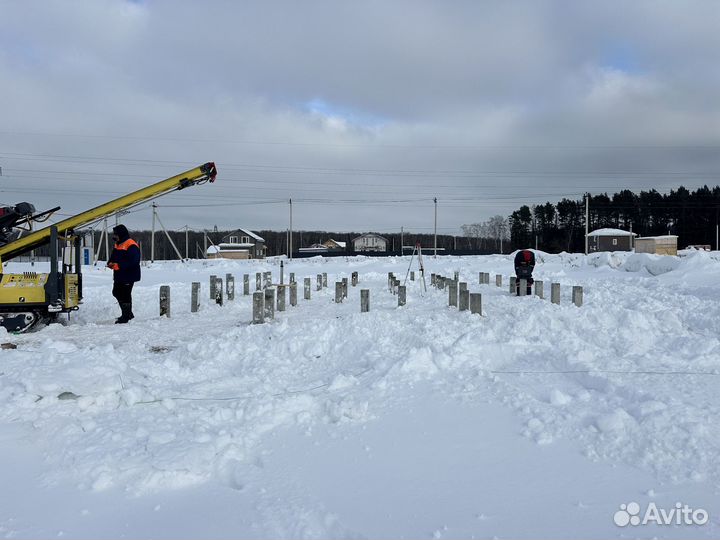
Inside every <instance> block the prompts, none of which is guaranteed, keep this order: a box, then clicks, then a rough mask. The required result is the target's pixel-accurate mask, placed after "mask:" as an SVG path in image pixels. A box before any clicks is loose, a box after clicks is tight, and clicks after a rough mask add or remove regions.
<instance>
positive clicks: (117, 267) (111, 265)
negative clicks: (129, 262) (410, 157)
mask: <svg viewBox="0 0 720 540" xmlns="http://www.w3.org/2000/svg"><path fill="white" fill-rule="evenodd" d="M107 267H108V268H110V269H111V270H120V265H119V264H118V263H114V262H109V263H107Z"/></svg>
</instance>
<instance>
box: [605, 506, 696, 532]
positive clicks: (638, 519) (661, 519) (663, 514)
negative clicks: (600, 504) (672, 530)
mask: <svg viewBox="0 0 720 540" xmlns="http://www.w3.org/2000/svg"><path fill="white" fill-rule="evenodd" d="M709 519H710V516H709V515H708V513H707V510H703V509H702V508H695V509H693V508H690V507H689V506H688V505H687V504H682V503H675V506H674V507H673V508H671V509H670V510H667V509H665V508H658V507H657V505H656V504H655V503H654V502H651V503H650V504H648V506H647V508H646V509H645V512H641V508H640V505H639V504H638V503H636V502H631V503H628V504H621V505H620V510H618V511H617V512H615V515H614V516H613V521H614V522H615V525H617V526H618V527H627V526H628V525H633V526H637V525H647V524H649V523H654V524H656V525H705V524H706V523H707V522H708V521H709Z"/></svg>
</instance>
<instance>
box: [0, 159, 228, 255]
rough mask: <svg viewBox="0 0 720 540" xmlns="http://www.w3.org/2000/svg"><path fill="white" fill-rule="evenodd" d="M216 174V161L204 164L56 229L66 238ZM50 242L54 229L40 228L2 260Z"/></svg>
mask: <svg viewBox="0 0 720 540" xmlns="http://www.w3.org/2000/svg"><path fill="white" fill-rule="evenodd" d="M216 175H217V169H216V168H215V164H214V163H212V162H209V163H205V164H204V165H200V166H198V167H195V168H194V169H190V170H189V171H185V172H184V173H181V174H178V175H176V176H173V177H172V178H168V179H167V180H163V181H161V182H157V183H156V184H153V185H151V186H148V187H145V188H142V189H139V190H137V191H134V192H132V193H129V194H127V195H123V196H122V197H119V198H117V199H115V200H112V201H110V202H106V203H105V204H101V205H100V206H97V207H95V208H92V209H90V210H87V211H85V212H82V213H80V214H77V215H75V216H72V217H69V218H67V219H65V220H63V221H61V222H59V223H56V224H55V227H57V230H58V233H59V234H60V235H65V234H66V233H67V232H69V231H73V230H75V229H77V228H78V227H82V226H83V225H87V224H88V223H92V222H93V221H97V220H98V219H102V218H104V217H106V216H109V215H112V214H114V213H116V212H118V211H120V210H124V209H126V208H129V207H130V206H134V205H136V204H138V203H142V202H144V201H147V200H149V199H153V198H155V197H157V196H159V195H163V194H165V193H168V192H171V191H175V190H179V189H184V188H186V187H189V186H194V185H196V184H201V183H204V182H208V181H209V182H213V181H215V176H216ZM49 242H50V226H48V227H45V228H44V229H39V230H37V231H35V232H32V233H30V234H28V235H27V236H23V237H21V238H18V239H17V240H15V241H13V242H10V243H8V244H6V245H4V246H2V247H0V261H7V260H10V259H12V258H13V257H17V256H19V255H22V254H23V253H27V252H28V251H31V250H33V249H36V248H38V247H40V246H42V245H45V244H47V243H49Z"/></svg>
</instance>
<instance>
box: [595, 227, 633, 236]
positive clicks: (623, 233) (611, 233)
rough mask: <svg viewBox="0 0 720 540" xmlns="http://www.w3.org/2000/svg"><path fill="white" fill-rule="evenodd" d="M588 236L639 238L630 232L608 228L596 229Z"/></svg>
mask: <svg viewBox="0 0 720 540" xmlns="http://www.w3.org/2000/svg"><path fill="white" fill-rule="evenodd" d="M588 236H637V234H635V233H633V232H630V231H623V230H622V229H610V228H606V229H596V230H594V231H592V232H591V233H588Z"/></svg>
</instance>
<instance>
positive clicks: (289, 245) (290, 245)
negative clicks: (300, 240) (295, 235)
mask: <svg viewBox="0 0 720 540" xmlns="http://www.w3.org/2000/svg"><path fill="white" fill-rule="evenodd" d="M292 247H293V245H292V199H290V241H289V242H288V259H290V260H292Z"/></svg>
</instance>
